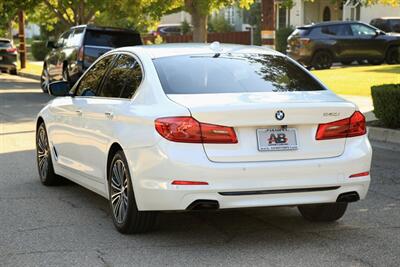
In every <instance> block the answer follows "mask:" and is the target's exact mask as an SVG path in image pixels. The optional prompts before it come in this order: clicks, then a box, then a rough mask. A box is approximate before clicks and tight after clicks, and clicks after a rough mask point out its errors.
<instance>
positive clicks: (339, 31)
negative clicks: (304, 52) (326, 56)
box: [321, 24, 354, 60]
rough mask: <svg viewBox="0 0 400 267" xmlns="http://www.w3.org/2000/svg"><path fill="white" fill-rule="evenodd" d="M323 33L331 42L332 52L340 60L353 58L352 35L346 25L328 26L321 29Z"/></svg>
mask: <svg viewBox="0 0 400 267" xmlns="http://www.w3.org/2000/svg"><path fill="white" fill-rule="evenodd" d="M321 33H322V34H323V35H324V36H325V38H328V39H329V40H330V44H331V45H332V51H333V52H334V54H335V57H336V58H337V59H338V60H346V59H349V58H352V55H353V51H352V50H354V48H353V47H352V34H351V30H350V27H349V26H348V25H346V24H339V25H327V26H322V27H321Z"/></svg>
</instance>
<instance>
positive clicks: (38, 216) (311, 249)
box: [0, 74, 400, 266]
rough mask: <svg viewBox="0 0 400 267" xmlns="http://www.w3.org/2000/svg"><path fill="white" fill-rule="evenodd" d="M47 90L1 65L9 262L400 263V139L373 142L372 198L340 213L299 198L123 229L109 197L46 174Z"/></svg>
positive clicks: (1, 231) (0, 199) (3, 251)
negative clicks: (321, 213)
mask: <svg viewBox="0 0 400 267" xmlns="http://www.w3.org/2000/svg"><path fill="white" fill-rule="evenodd" d="M49 99H50V97H49V96H48V95H45V94H43V93H41V91H40V89H39V84H38V82H36V81H33V80H28V79H23V78H19V77H15V76H9V75H5V74H2V75H0V121H1V126H0V263H1V264H0V265H1V266H72V265H74V266H75V265H77V266H133V265H140V266H142V265H148V266H161V265H174V266H175V265H177V266H200V265H220V266H254V265H259V266H400V165H399V159H400V148H399V147H385V146H383V145H382V144H378V143H374V144H373V147H374V156H373V166H372V170H371V173H372V179H373V181H372V184H371V188H370V191H369V194H368V196H367V199H366V200H363V201H360V202H357V203H354V204H352V205H350V207H349V209H348V211H347V213H346V215H345V216H344V218H343V219H342V220H340V221H339V222H336V223H331V224H318V223H309V222H307V221H305V220H303V219H302V217H301V216H300V215H299V213H298V212H297V209H296V208H295V207H273V208H258V209H239V210H227V211H221V212H193V213H173V212H170V213H163V214H162V216H161V218H160V221H159V225H160V226H159V230H158V231H155V232H152V233H149V234H141V235H130V236H125V235H121V234H119V233H118V232H117V231H116V230H115V229H114V227H113V224H112V221H111V218H110V213H109V208H108V205H107V201H106V200H105V199H103V198H102V197H100V196H97V195H96V194H94V193H92V192H90V191H88V190H86V189H84V188H82V187H80V186H77V185H75V184H73V183H65V184H64V185H61V186H56V187H45V186H42V185H41V184H40V182H39V178H38V174H37V170H36V163H35V152H34V118H35V116H36V114H37V112H38V111H39V110H40V108H41V107H42V106H43V105H44V104H45V103H46V102H47V101H48V100H49ZM388 148H390V149H388Z"/></svg>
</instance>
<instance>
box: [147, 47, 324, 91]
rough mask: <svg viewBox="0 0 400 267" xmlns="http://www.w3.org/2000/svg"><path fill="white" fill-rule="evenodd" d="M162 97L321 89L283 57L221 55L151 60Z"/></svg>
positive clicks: (313, 80) (318, 84) (321, 87)
mask: <svg viewBox="0 0 400 267" xmlns="http://www.w3.org/2000/svg"><path fill="white" fill-rule="evenodd" d="M154 64H155V67H156V69H157V73H158V75H159V78H160V81H161V85H162V87H163V89H164V92H165V93H166V94H209V93H242V92H278V91H279V92H287V91H316V90H325V88H324V87H323V86H322V85H321V84H320V83H319V82H317V81H316V80H315V79H314V78H313V77H311V76H310V75H309V74H308V73H307V72H306V71H304V70H303V69H302V68H300V67H299V66H297V65H296V64H294V63H293V62H291V61H290V60H289V59H287V58H286V57H283V56H276V55H266V54H234V55H233V54H223V55H219V56H218V54H217V55H215V56H214V55H200V56H173V57H164V58H158V59H155V60H154Z"/></svg>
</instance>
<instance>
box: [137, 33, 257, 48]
mask: <svg viewBox="0 0 400 267" xmlns="http://www.w3.org/2000/svg"><path fill="white" fill-rule="evenodd" d="M142 38H143V43H144V44H147V42H148V41H150V42H152V43H154V40H155V38H156V37H155V36H153V35H143V36H142ZM162 38H163V40H164V42H166V43H189V42H192V40H193V38H192V35H191V34H186V35H170V36H162ZM214 41H218V42H220V43H229V44H245V45H249V44H251V35H250V32H249V31H246V32H210V33H208V35H207V42H209V43H211V42H214Z"/></svg>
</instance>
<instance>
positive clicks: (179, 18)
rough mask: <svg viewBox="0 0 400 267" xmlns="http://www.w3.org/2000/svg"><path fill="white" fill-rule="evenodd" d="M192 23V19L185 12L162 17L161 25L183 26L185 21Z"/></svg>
mask: <svg viewBox="0 0 400 267" xmlns="http://www.w3.org/2000/svg"><path fill="white" fill-rule="evenodd" d="M185 20H186V21H187V22H189V23H191V21H192V17H191V16H190V14H189V13H187V12H185V11H180V12H176V13H172V14H169V15H165V16H162V17H161V21H160V24H181V23H182V22H184V21H185Z"/></svg>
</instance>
